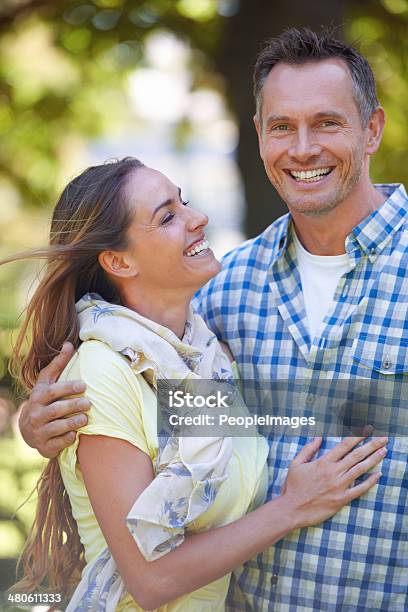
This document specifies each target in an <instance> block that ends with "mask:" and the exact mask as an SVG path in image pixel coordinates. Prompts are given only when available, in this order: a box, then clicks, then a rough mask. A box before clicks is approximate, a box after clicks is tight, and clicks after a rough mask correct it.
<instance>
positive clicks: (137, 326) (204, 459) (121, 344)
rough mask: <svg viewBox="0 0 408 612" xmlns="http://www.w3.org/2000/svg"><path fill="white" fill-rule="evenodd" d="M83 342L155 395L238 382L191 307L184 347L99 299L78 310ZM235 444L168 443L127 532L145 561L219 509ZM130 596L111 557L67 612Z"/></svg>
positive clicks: (90, 298)
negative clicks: (170, 384)
mask: <svg viewBox="0 0 408 612" xmlns="http://www.w3.org/2000/svg"><path fill="white" fill-rule="evenodd" d="M76 308H77V313H78V319H79V324H80V339H81V340H82V341H86V340H91V339H94V340H100V341H102V342H104V343H106V344H107V345H108V346H110V347H111V348H112V349H113V350H114V351H116V352H119V353H121V354H122V355H125V356H126V357H127V358H128V359H129V361H130V367H131V368H132V370H133V371H134V373H135V374H143V376H144V377H145V378H146V380H147V381H148V382H149V383H150V384H151V385H152V386H153V387H155V388H157V382H158V380H160V379H165V380H172V379H177V380H183V381H186V380H200V379H213V380H218V381H219V380H225V381H228V382H231V381H232V371H231V365H230V362H229V360H228V358H227V356H226V355H225V353H224V351H223V350H222V348H221V347H220V345H219V343H218V341H217V339H216V336H215V335H214V334H213V333H212V332H211V331H210V330H209V329H208V327H207V326H206V324H205V323H204V321H203V319H202V318H201V317H200V316H199V315H197V314H195V313H194V312H193V310H192V308H191V307H190V309H189V314H188V319H187V322H186V326H185V333H184V336H183V338H182V340H180V339H179V338H178V337H177V336H176V335H175V334H174V333H173V332H172V331H171V330H169V329H168V328H166V327H163V326H162V325H159V324H158V323H155V322H154V321H151V320H149V319H147V318H145V317H143V316H141V315H139V314H138V313H136V312H134V311H132V310H130V309H128V308H125V307H123V306H119V305H115V304H109V303H108V302H105V301H104V300H103V299H102V298H101V297H100V296H99V295H97V294H94V293H88V294H86V295H85V296H84V297H83V298H82V299H81V300H79V302H78V303H77V305H76ZM231 453H232V441H231V438H230V437H212V438H209V437H205V438H197V437H194V438H188V437H184V438H183V437H178V438H176V437H170V438H169V437H167V438H162V439H161V445H160V444H159V454H158V458H157V462H156V465H155V466H154V468H155V478H154V480H153V481H152V482H151V484H150V485H149V486H148V487H147V488H146V489H145V490H144V491H143V492H142V494H141V495H140V496H139V497H138V498H137V499H136V501H135V503H134V505H133V507H132V509H131V510H130V512H129V514H128V516H127V517H126V525H127V527H128V529H129V531H130V533H131V534H132V536H133V538H134V540H135V542H136V543H137V545H138V547H139V550H140V552H141V553H142V554H143V556H144V557H145V559H146V560H148V561H153V560H155V559H158V558H159V557H161V556H162V555H165V554H166V553H168V552H169V551H171V550H173V549H174V548H176V547H177V546H179V545H180V544H181V543H182V542H183V541H184V533H185V529H186V527H187V526H188V525H189V524H190V523H192V522H193V521H194V520H196V519H197V517H199V516H200V515H201V514H203V513H204V512H205V511H206V510H208V508H209V507H210V506H211V505H212V504H213V502H214V499H215V497H216V495H217V493H218V490H219V488H220V486H221V484H222V483H223V482H224V480H225V479H226V478H227V476H228V463H229V459H230V457H231ZM125 594H126V589H125V586H124V584H123V581H122V579H121V577H120V575H119V573H118V570H117V566H116V563H115V561H114V560H113V558H112V556H111V554H110V551H109V549H108V548H106V549H105V550H104V551H103V552H102V553H101V554H100V555H99V556H98V557H97V558H96V559H94V560H93V561H92V562H91V563H89V564H88V565H87V566H86V568H85V570H84V572H83V575H82V579H81V581H80V583H79V585H78V586H77V588H76V590H75V592H74V594H73V596H72V598H71V600H70V603H69V605H68V607H67V609H66V610H67V612H74V611H76V612H79V611H81V612H82V611H87V612H91V611H95V612H96V611H98V612H104V611H107V612H111V611H112V610H115V609H116V606H117V604H118V602H119V600H120V599H121V598H122V597H123V596H124V595H125Z"/></svg>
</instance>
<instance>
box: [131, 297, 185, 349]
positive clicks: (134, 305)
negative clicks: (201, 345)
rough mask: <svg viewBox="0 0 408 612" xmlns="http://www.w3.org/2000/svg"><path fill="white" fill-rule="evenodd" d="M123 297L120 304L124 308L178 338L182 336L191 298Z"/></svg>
mask: <svg viewBox="0 0 408 612" xmlns="http://www.w3.org/2000/svg"><path fill="white" fill-rule="evenodd" d="M137 293H138V295H137V297H135V295H123V294H122V296H121V302H122V304H123V305H124V306H126V308H130V309H131V310H134V311H135V312H137V313H138V314H140V315H142V316H143V317H146V319H150V320H151V321H154V322H155V323H159V325H163V326H164V327H167V328H168V329H170V330H171V331H172V332H173V333H175V334H176V336H177V337H178V338H180V339H181V338H182V337H183V336H184V329H185V326H186V321H187V316H188V310H189V306H190V300H191V297H189V298H186V299H180V298H178V299H174V297H173V299H169V296H157V295H155V296H154V297H152V298H151V297H149V296H147V295H146V294H144V295H143V294H142V295H140V292H137Z"/></svg>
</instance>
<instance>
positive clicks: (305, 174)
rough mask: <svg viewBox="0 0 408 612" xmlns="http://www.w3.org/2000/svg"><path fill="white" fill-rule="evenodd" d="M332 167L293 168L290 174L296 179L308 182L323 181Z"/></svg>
mask: <svg viewBox="0 0 408 612" xmlns="http://www.w3.org/2000/svg"><path fill="white" fill-rule="evenodd" d="M330 171H331V168H317V169H316V170H300V171H297V170H291V171H290V175H291V176H292V177H293V178H294V179H295V180H296V181H306V182H307V183H315V182H316V181H321V180H322V178H323V177H324V176H326V174H329V172H330Z"/></svg>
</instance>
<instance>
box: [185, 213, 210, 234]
mask: <svg viewBox="0 0 408 612" xmlns="http://www.w3.org/2000/svg"><path fill="white" fill-rule="evenodd" d="M188 212H189V219H188V222H187V223H188V229H189V230H190V231H194V230H196V229H197V228H199V227H205V226H206V225H207V224H208V216H207V215H206V214H205V213H202V212H200V211H199V210H193V209H192V208H189V209H188Z"/></svg>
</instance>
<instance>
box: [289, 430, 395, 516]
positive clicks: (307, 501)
mask: <svg viewBox="0 0 408 612" xmlns="http://www.w3.org/2000/svg"><path fill="white" fill-rule="evenodd" d="M364 439H365V438H363V437H362V438H345V439H344V440H343V441H342V442H340V443H339V444H337V445H336V446H335V447H334V448H332V449H331V450H330V451H329V452H328V453H326V454H325V455H324V456H323V457H321V458H320V459H316V460H315V461H311V460H312V459H313V457H314V455H315V454H316V452H317V451H318V449H319V448H320V445H321V442H322V439H321V438H316V439H315V440H313V441H312V442H310V443H309V444H307V445H306V446H305V447H304V448H303V449H302V450H301V451H300V453H299V454H298V455H297V456H296V457H295V459H294V460H293V461H292V463H291V466H290V468H289V472H288V475H287V478H286V481H285V483H284V485H283V488H282V492H281V493H282V496H283V497H284V498H285V500H286V503H287V504H288V505H289V507H290V509H291V511H292V512H293V519H294V523H295V524H296V525H297V526H298V527H308V526H310V525H317V524H319V523H322V522H323V521H325V520H326V519H328V518H330V517H331V516H333V514H335V513H336V512H338V510H340V508H342V507H343V506H345V505H347V504H349V503H350V502H351V501H352V500H353V499H356V497H360V495H362V494H363V493H365V492H366V491H368V490H369V489H370V488H371V487H373V486H374V485H375V484H376V483H377V482H378V479H379V477H380V476H381V472H374V473H373V474H370V475H369V476H368V477H367V478H366V479H365V480H364V482H362V483H360V484H358V485H356V486H352V484H353V482H354V481H355V480H356V478H358V477H359V476H361V475H362V474H365V473H366V472H367V471H368V470H369V469H370V468H372V467H374V466H375V465H378V463H380V461H381V460H382V459H384V457H385V455H386V453H387V450H386V448H385V444H386V443H387V441H388V438H373V439H372V440H370V441H369V442H367V443H366V444H364V445H363V446H360V447H359V448H354V447H355V446H357V444H359V443H360V442H362V440H364ZM353 448H354V450H352V449H353Z"/></svg>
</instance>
